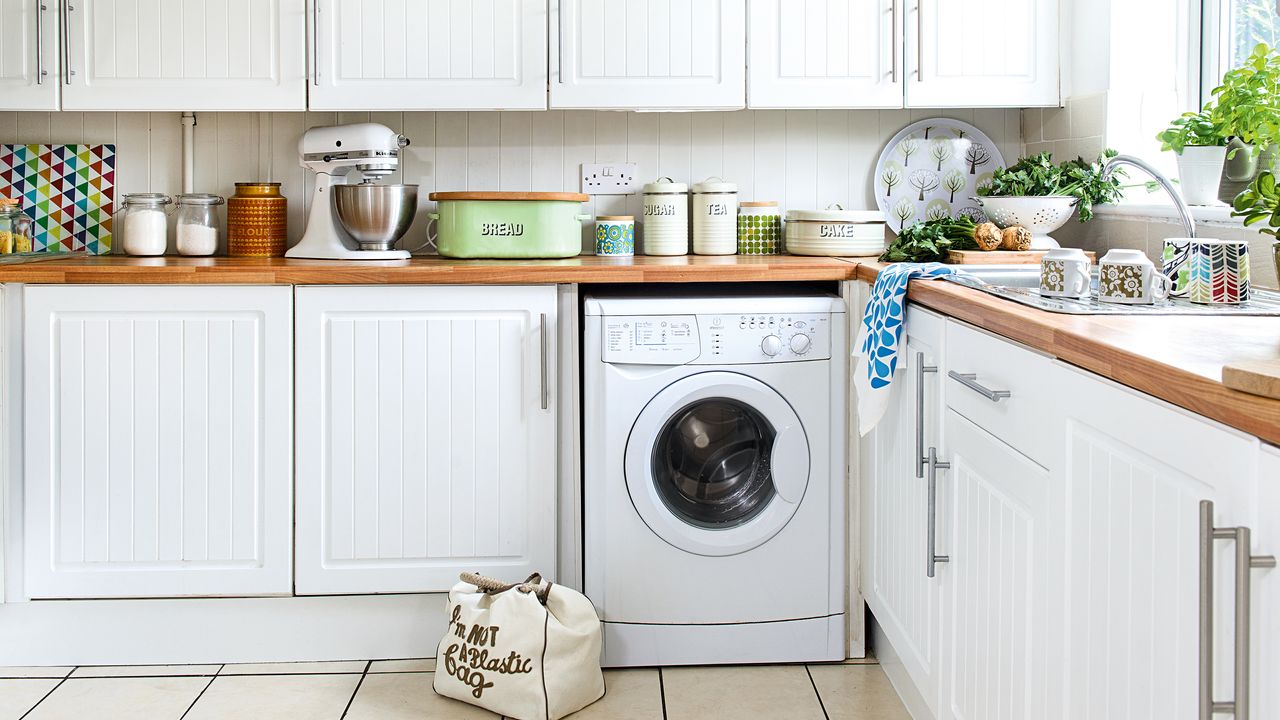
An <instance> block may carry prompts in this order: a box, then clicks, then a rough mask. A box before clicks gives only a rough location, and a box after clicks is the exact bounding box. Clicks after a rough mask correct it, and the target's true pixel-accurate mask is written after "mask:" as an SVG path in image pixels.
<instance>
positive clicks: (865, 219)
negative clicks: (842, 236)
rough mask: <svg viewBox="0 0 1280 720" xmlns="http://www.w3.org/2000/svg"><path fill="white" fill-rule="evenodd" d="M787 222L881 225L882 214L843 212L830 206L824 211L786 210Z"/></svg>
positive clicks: (882, 220) (872, 211) (866, 211)
mask: <svg viewBox="0 0 1280 720" xmlns="http://www.w3.org/2000/svg"><path fill="white" fill-rule="evenodd" d="M787 220H788V221H792V220H799V221H801V222H805V221H807V222H847V223H882V222H884V213H882V212H880V211H879V210H845V209H844V208H842V207H840V206H839V205H831V206H829V207H828V208H827V209H826V210H788V211H787Z"/></svg>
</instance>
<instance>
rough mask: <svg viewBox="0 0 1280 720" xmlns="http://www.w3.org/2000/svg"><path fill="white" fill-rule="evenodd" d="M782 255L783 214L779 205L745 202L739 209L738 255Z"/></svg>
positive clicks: (769, 202) (770, 201)
mask: <svg viewBox="0 0 1280 720" xmlns="http://www.w3.org/2000/svg"><path fill="white" fill-rule="evenodd" d="M781 253H782V213H781V212H779V210H778V203H776V202H774V201H772V200H767V201H761V202H744V203H742V204H741V205H740V206H739V207H738V254H739V255H778V254H781Z"/></svg>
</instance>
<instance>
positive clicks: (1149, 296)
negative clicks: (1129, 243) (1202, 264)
mask: <svg viewBox="0 0 1280 720" xmlns="http://www.w3.org/2000/svg"><path fill="white" fill-rule="evenodd" d="M1170 289H1171V284H1170V282H1169V278H1167V277H1165V276H1164V275H1161V274H1160V273H1158V272H1156V266H1155V263H1153V262H1151V260H1150V259H1148V258H1147V255H1146V253H1144V252H1142V251H1141V250H1125V249H1122V248H1114V249H1112V250H1110V251H1109V252H1108V253H1107V254H1106V255H1105V256H1103V258H1102V260H1101V262H1099V270H1098V299H1099V300H1101V301H1103V302H1109V303H1120V304H1122V305H1150V304H1151V303H1153V302H1155V301H1156V300H1164V299H1165V298H1167V297H1169V290H1170Z"/></svg>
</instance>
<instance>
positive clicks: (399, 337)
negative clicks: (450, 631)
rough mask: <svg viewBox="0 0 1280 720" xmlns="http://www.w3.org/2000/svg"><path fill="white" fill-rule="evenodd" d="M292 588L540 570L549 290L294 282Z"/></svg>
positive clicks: (551, 537)
mask: <svg viewBox="0 0 1280 720" xmlns="http://www.w3.org/2000/svg"><path fill="white" fill-rule="evenodd" d="M296 293H297V295H296V302H297V322H296V333H297V345H298V352H297V366H296V373H297V396H298V400H297V418H298V429H297V449H296V455H297V465H298V475H297V493H298V519H297V556H296V563H297V570H296V572H297V579H296V591H297V593H298V594H300V595H308V594H340V593H354V594H365V593H383V592H442V591H446V590H448V589H449V588H450V587H451V586H452V585H453V584H454V583H456V582H457V580H458V573H459V572H460V571H464V570H474V571H479V572H482V573H488V574H493V575H496V576H499V577H502V578H506V579H517V580H518V579H523V578H524V577H525V576H527V575H528V574H530V573H532V572H535V571H539V572H542V573H546V574H548V576H551V577H554V573H555V560H556V555H555V548H556V542H555V541H556V521H555V518H556V508H555V497H556V496H555V486H556V445H555V437H556V434H555V427H556V417H555V413H556V409H555V406H554V398H555V392H554V389H553V388H552V387H551V385H550V384H551V383H552V382H553V381H554V378H555V377H556V373H555V371H554V368H555V363H556V358H555V347H556V343H555V337H556V289H555V287H554V286H527V287H524V286H522V287H481V286H431V287H299V288H298V289H297V291H296Z"/></svg>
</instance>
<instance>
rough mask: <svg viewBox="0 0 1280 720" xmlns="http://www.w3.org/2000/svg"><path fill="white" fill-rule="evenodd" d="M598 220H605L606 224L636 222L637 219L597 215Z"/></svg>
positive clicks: (625, 216) (623, 216) (627, 216)
mask: <svg viewBox="0 0 1280 720" xmlns="http://www.w3.org/2000/svg"><path fill="white" fill-rule="evenodd" d="M596 220H604V221H606V222H618V221H620V220H625V221H628V222H635V217H633V216H631V215H597V216H596Z"/></svg>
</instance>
